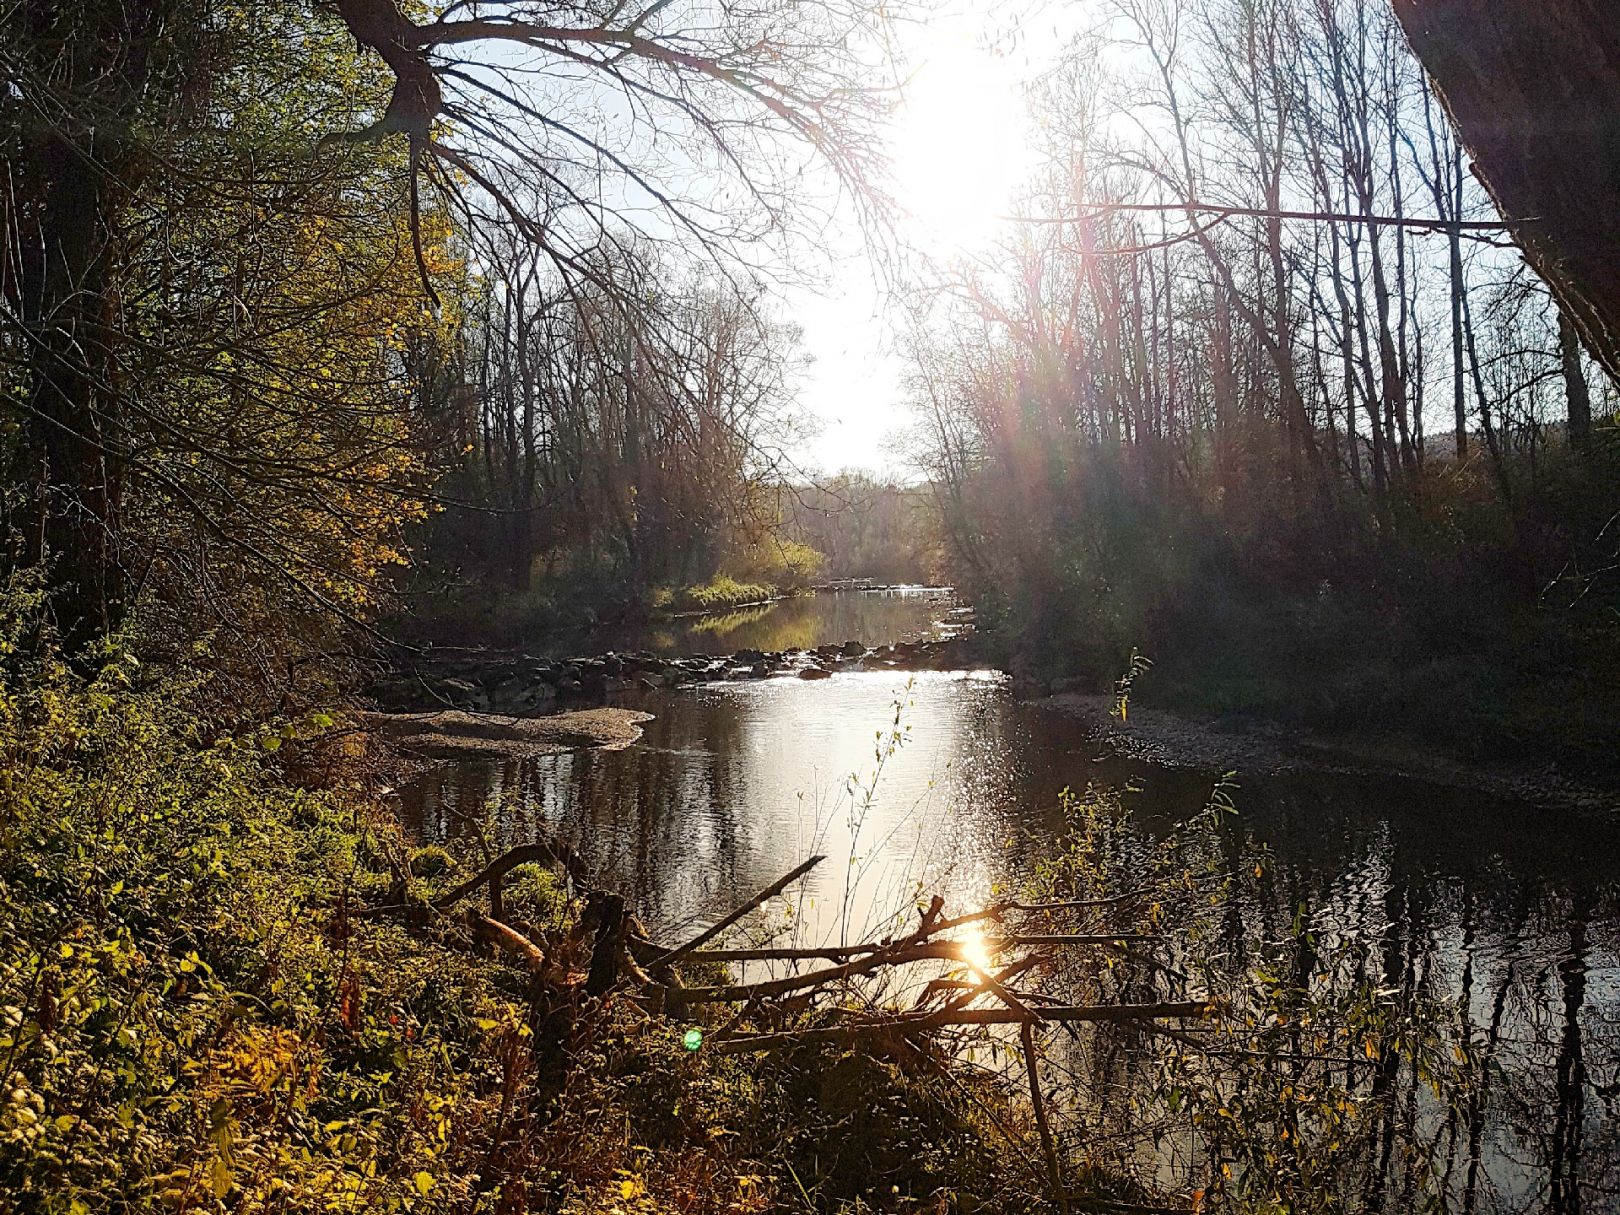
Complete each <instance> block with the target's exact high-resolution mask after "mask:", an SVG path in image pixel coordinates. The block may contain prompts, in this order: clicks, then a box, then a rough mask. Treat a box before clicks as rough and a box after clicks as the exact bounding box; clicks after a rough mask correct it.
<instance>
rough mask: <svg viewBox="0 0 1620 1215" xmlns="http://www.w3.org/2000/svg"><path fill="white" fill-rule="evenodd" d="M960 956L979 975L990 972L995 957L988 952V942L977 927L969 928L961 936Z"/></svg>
mask: <svg viewBox="0 0 1620 1215" xmlns="http://www.w3.org/2000/svg"><path fill="white" fill-rule="evenodd" d="M961 945H962V958H963V960H964V961H966V962H967V964H968V965H969V966H971V967H972V968H973V969H974V970H976V971H978V972H979V973H980V974H981V975H987V974H989V973H990V967H991V966H992V965H994V962H995V959H994V958H993V957H992V956H991V953H990V943H989V942H988V941H987V940H985V936H984V933H982V932H981V931H979V929H977V928H969V929H967V930H966V932H964V933H963V935H962V938H961Z"/></svg>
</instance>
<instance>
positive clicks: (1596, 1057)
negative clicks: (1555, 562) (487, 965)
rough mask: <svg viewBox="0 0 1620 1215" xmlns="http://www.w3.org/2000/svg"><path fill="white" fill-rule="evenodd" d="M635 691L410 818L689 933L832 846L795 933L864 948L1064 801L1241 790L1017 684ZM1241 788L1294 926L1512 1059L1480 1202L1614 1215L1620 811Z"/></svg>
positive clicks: (850, 620) (436, 796) (985, 883)
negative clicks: (1377, 966)
mask: <svg viewBox="0 0 1620 1215" xmlns="http://www.w3.org/2000/svg"><path fill="white" fill-rule="evenodd" d="M950 609H951V604H950V603H949V601H948V600H946V599H943V598H941V597H940V596H938V595H937V594H931V593H923V592H911V593H898V594H895V593H890V594H879V593H870V594H860V593H842V594H837V595H818V596H815V597H813V598H807V599H800V600H791V601H787V602H784V603H782V604H777V605H773V606H771V607H769V608H766V609H763V610H760V609H754V610H752V611H750V612H748V613H743V614H740V615H739V616H738V617H737V618H736V619H733V620H731V621H729V622H728V621H727V620H726V619H725V618H723V617H710V618H705V619H703V620H696V621H689V622H677V624H676V625H675V626H672V627H671V628H670V630H669V631H668V633H667V635H665V636H662V637H658V636H654V637H651V638H649V639H647V641H646V642H645V643H644V644H650V645H652V646H656V647H657V648H659V649H662V650H664V651H665V652H668V653H675V654H686V653H716V652H729V651H733V650H736V649H739V648H742V647H745V646H751V647H754V648H758V649H781V648H785V647H788V646H814V645H817V644H821V643H823V642H828V641H832V642H842V641H845V640H847V639H850V638H858V639H860V640H863V641H866V642H868V643H871V644H876V643H879V642H886V641H891V640H902V639H915V638H917V637H920V636H925V635H929V634H930V633H937V632H938V631H939V630H940V628H941V627H948V626H949V624H950V621H951V620H952V617H951V615H950ZM1143 695H1144V696H1146V697H1148V698H1149V699H1150V698H1151V691H1150V689H1148V690H1145V691H1144V693H1143ZM615 703H618V704H623V705H624V706H625V707H628V708H635V709H642V710H645V711H646V712H649V713H651V714H653V720H652V721H651V722H649V723H648V724H647V727H646V732H645V734H644V736H643V737H642V739H641V740H640V741H639V742H638V743H637V744H635V745H634V746H631V747H629V748H628V749H625V750H621V751H587V752H578V753H571V754H566V755H559V756H549V757H545V758H542V759H537V760H529V761H524V762H488V761H477V762H469V763H462V764H457V765H453V766H450V767H445V768H440V769H436V770H434V771H432V772H429V773H427V774H425V775H423V776H422V777H420V778H419V779H418V780H416V781H415V782H414V783H413V784H412V785H411V786H410V787H409V788H408V789H406V790H405V791H404V809H405V815H406V819H407V823H408V824H409V825H410V826H412V827H413V828H414V829H415V830H416V831H418V832H419V833H420V834H421V835H422V836H423V837H424V838H427V839H437V838H442V837H445V836H450V835H454V834H456V833H458V832H461V831H465V830H467V829H468V827H469V825H470V824H472V823H473V822H475V821H478V820H482V819H487V820H488V827H487V829H488V830H489V831H491V833H492V834H493V835H494V836H495V838H496V839H498V840H500V841H503V842H518V841H520V840H522V839H523V838H525V837H526V836H527V835H529V834H531V833H533V832H535V831H536V830H538V829H540V828H542V827H543V828H544V830H546V831H550V832H556V833H558V834H560V835H562V836H563V837H564V838H565V839H566V840H568V841H569V842H570V843H572V844H573V845H574V846H575V847H576V848H578V849H579V850H580V852H581V853H582V854H583V855H584V856H585V857H586V858H587V859H588V860H589V861H590V862H591V864H592V865H593V866H594V867H595V868H596V869H597V871H598V872H600V873H602V874H611V875H613V877H614V879H615V880H616V881H617V883H618V885H619V887H620V888H621V889H622V890H623V891H624V893H626V894H627V895H629V896H630V897H631V899H632V901H633V903H634V905H635V906H636V907H637V908H638V909H639V910H640V911H641V913H642V915H643V918H644V920H645V921H646V922H647V924H648V926H649V927H650V928H651V929H652V931H653V932H654V934H655V935H656V936H658V937H660V938H664V939H669V940H678V939H680V938H681V936H682V934H683V933H686V932H688V931H690V930H691V929H692V928H693V927H694V926H697V925H701V924H703V923H705V922H710V921H712V919H713V918H715V917H717V916H718V915H720V914H723V913H724V912H725V911H726V910H728V909H729V908H730V907H731V906H733V905H734V904H735V903H737V902H738V901H740V900H741V899H743V898H746V897H747V896H748V895H749V894H751V893H753V892H754V891H756V890H758V889H760V888H761V887H762V886H764V885H766V884H767V883H768V882H770V881H771V880H772V879H773V878H775V877H777V876H778V875H780V874H782V873H783V872H785V871H786V870H788V869H790V868H791V867H793V866H794V865H795V864H796V863H798V862H799V861H800V860H802V859H803V858H804V857H805V856H807V855H809V854H810V853H811V852H820V853H824V854H825V855H826V856H827V858H828V860H827V861H826V862H824V863H823V864H822V866H821V867H820V868H818V869H817V870H816V871H814V872H813V873H812V874H811V876H810V878H809V879H808V880H807V882H806V884H805V886H804V888H803V892H802V894H800V895H799V896H798V898H797V900H796V901H795V902H794V903H793V904H792V908H791V914H792V916H793V917H794V919H795V935H796V936H797V937H798V938H799V939H800V940H803V941H818V942H822V941H827V940H831V939H833V938H837V937H840V936H845V937H848V938H850V939H858V938H861V937H862V936H863V934H864V933H866V932H868V931H871V930H872V929H873V928H874V927H876V926H879V925H881V924H883V923H885V922H886V917H888V916H889V915H891V914H892V913H894V912H895V911H896V910H897V909H901V908H905V907H907V906H909V905H910V902H911V900H912V899H913V898H914V897H915V895H916V893H917V892H919V891H923V892H928V893H932V892H935V891H939V892H942V893H945V894H946V895H947V898H948V899H949V905H950V906H951V907H952V908H954V909H961V908H966V907H971V906H974V905H977V904H979V903H981V902H983V901H985V900H986V899H987V898H988V897H989V896H990V894H991V891H992V889H993V888H1000V887H1005V886H1007V885H1008V884H1016V881H1017V878H1018V876H1019V875H1020V873H1022V872H1023V871H1025V870H1026V869H1027V867H1028V866H1029V865H1030V864H1031V863H1032V862H1033V861H1034V860H1035V859H1036V858H1037V857H1038V855H1039V852H1040V849H1041V847H1042V845H1043V842H1044V841H1047V840H1050V839H1051V838H1052V837H1053V835H1054V834H1055V833H1056V832H1057V831H1058V830H1059V829H1060V827H1061V820H1060V818H1059V816H1058V813H1057V799H1058V793H1059V791H1060V790H1062V789H1063V788H1065V787H1070V788H1076V789H1078V788H1082V787H1084V786H1086V785H1087V784H1091V783H1098V784H1107V785H1110V786H1113V787H1118V788H1126V787H1129V788H1130V789H1131V790H1132V792H1130V793H1128V794H1127V803H1128V804H1129V806H1130V807H1131V808H1132V809H1133V811H1134V812H1135V813H1136V815H1137V816H1138V817H1139V818H1140V819H1142V820H1143V821H1144V822H1145V823H1146V824H1148V825H1149V826H1154V827H1163V826H1167V825H1169V824H1171V823H1173V822H1175V821H1176V820H1178V819H1180V818H1182V817H1185V816H1187V815H1189V814H1192V813H1196V812H1197V811H1198V810H1199V809H1200V808H1201V807H1202V806H1203V804H1204V802H1205V800H1206V798H1207V796H1208V794H1209V791H1210V789H1211V787H1212V785H1213V783H1214V781H1215V780H1216V779H1217V777H1218V776H1219V775H1220V774H1219V773H1217V772H1214V771H1197V770H1188V769H1181V768H1171V767H1149V766H1144V765H1142V764H1140V763H1131V762H1126V761H1122V760H1119V759H1117V758H1112V757H1109V756H1106V755H1101V754H1099V749H1098V745H1097V744H1096V743H1095V742H1093V741H1090V740H1089V739H1088V737H1087V735H1086V733H1085V731H1084V730H1083V729H1082V728H1081V726H1080V725H1079V724H1078V723H1077V722H1076V721H1074V720H1073V719H1071V718H1069V717H1067V716H1064V715H1062V714H1060V713H1056V712H1053V711H1051V710H1049V709H1045V708H1041V707H1036V706H1030V705H1026V704H1023V703H1020V702H1019V701H1018V700H1017V699H1015V698H1014V697H1013V696H1012V695H1011V693H1010V690H1009V688H1008V686H1007V682H1006V680H1005V679H1004V678H1003V677H1002V676H1001V675H999V674H997V673H994V672H983V671H980V672H971V671H953V672H935V671H930V672H918V673H914V674H908V673H905V672H902V671H898V670H893V669H879V670H853V671H846V672H840V673H838V674H836V675H834V676H833V677H832V678H830V679H826V680H822V681H819V682H808V681H802V680H798V679H792V678H773V679H768V680H756V681H747V682H736V683H713V684H705V685H701V686H698V687H695V688H684V689H679V690H668V691H642V692H636V693H632V694H626V695H624V696H622V697H620V698H618V699H616V700H615ZM1237 781H1238V787H1237V788H1236V790H1235V791H1234V793H1233V796H1234V797H1235V800H1236V802H1237V805H1238V808H1239V811H1240V814H1241V819H1242V821H1243V822H1244V823H1245V824H1246V829H1247V831H1248V832H1249V833H1250V834H1252V835H1253V836H1254V837H1256V838H1257V839H1261V840H1264V841H1266V842H1267V843H1268V844H1269V845H1270V846H1271V848H1272V849H1273V852H1274V858H1275V870H1276V874H1277V880H1276V882H1275V883H1274V887H1275V890H1276V892H1277V894H1276V898H1277V901H1278V907H1276V908H1271V909H1269V911H1270V912H1271V913H1275V914H1280V915H1283V916H1284V917H1286V915H1287V914H1289V913H1290V912H1291V910H1292V909H1293V908H1295V907H1298V906H1301V905H1303V906H1304V907H1305V908H1307V909H1308V911H1309V914H1310V915H1311V916H1313V917H1314V918H1315V920H1316V922H1318V923H1321V924H1323V925H1331V926H1333V927H1334V928H1336V929H1340V930H1343V931H1349V932H1355V933H1359V934H1361V935H1363V936H1365V937H1367V938H1369V939H1376V940H1377V941H1378V942H1380V945H1381V949H1382V952H1383V954H1384V956H1385V957H1386V958H1388V959H1394V960H1397V961H1398V966H1399V967H1400V968H1401V969H1402V971H1403V979H1404V980H1406V981H1411V982H1414V983H1419V984H1421V985H1423V986H1425V987H1426V988H1428V989H1429V990H1431V991H1432V992H1434V993H1436V994H1440V995H1443V996H1446V997H1448V998H1452V999H1454V1000H1456V1001H1457V1002H1458V1004H1459V1006H1460V1007H1462V1008H1464V1009H1465V1011H1466V1017H1467V1021H1468V1024H1469V1025H1470V1027H1471V1028H1470V1030H1469V1033H1470V1036H1471V1038H1472V1040H1473V1042H1474V1044H1475V1045H1476V1047H1478V1048H1480V1049H1481V1050H1483V1051H1486V1052H1487V1053H1488V1054H1489V1057H1490V1058H1491V1060H1492V1070H1491V1073H1490V1074H1491V1075H1492V1077H1493V1082H1492V1083H1491V1085H1490V1086H1489V1089H1488V1092H1482V1093H1480V1094H1479V1095H1477V1096H1476V1097H1475V1098H1472V1100H1474V1101H1476V1103H1477V1105H1478V1108H1477V1109H1474V1110H1473V1111H1472V1112H1473V1113H1475V1114H1477V1115H1478V1118H1477V1120H1476V1125H1475V1127H1474V1133H1473V1135H1472V1139H1473V1141H1474V1142H1473V1143H1472V1145H1471V1144H1470V1142H1469V1140H1470V1136H1468V1135H1463V1136H1457V1137H1455V1142H1453V1143H1452V1144H1451V1145H1450V1147H1449V1148H1448V1149H1447V1150H1448V1151H1449V1153H1450V1164H1451V1166H1452V1168H1453V1170H1454V1174H1455V1175H1454V1178H1453V1180H1452V1184H1451V1188H1452V1190H1453V1191H1454V1193H1455V1194H1456V1195H1457V1200H1458V1205H1459V1206H1461V1207H1468V1208H1470V1209H1479V1210H1491V1209H1501V1210H1549V1211H1558V1212H1566V1211H1567V1212H1574V1211H1577V1210H1581V1209H1585V1210H1604V1209H1616V1204H1620V1189H1617V1188H1616V1186H1617V1183H1620V1142H1617V1137H1620V1118H1617V1117H1615V1116H1614V1115H1615V1113H1616V1110H1615V1109H1614V1105H1615V1102H1616V1100H1617V1099H1620V933H1617V931H1616V929H1617V925H1620V898H1617V893H1620V884H1617V880H1616V874H1617V873H1620V821H1617V820H1616V819H1614V818H1613V817H1611V816H1600V815H1573V814H1557V813H1552V812H1549V811H1546V810H1536V809H1532V808H1529V807H1526V806H1520V805H1514V804H1511V803H1504V802H1499V801H1493V800H1491V799H1488V798H1483V797H1480V796H1478V795H1476V794H1470V793H1466V792H1459V791H1456V790H1449V789H1446V788H1443V787H1438V786H1434V785H1429V784H1421V783H1416V782H1412V781H1407V780H1401V779H1396V778H1378V777H1355V778H1351V777H1345V776H1340V775H1332V776H1329V775H1322V774H1311V773H1296V774H1291V775H1287V776H1272V777H1265V778H1259V777H1254V778H1246V777H1245V776H1244V775H1243V774H1242V773H1241V772H1239V773H1238V774H1237ZM1260 911H1261V913H1262V914H1264V913H1266V911H1267V909H1260ZM778 914H786V913H785V912H780V911H779V912H778ZM1471 1159H1472V1160H1475V1161H1477V1163H1476V1166H1475V1168H1473V1169H1472V1170H1470V1169H1469V1168H1468V1163H1469V1161H1470V1160H1471Z"/></svg>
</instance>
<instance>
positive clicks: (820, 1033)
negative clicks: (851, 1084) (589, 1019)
mask: <svg viewBox="0 0 1620 1215" xmlns="http://www.w3.org/2000/svg"><path fill="white" fill-rule="evenodd" d="M1214 1009H1215V1005H1213V1004H1210V1003H1208V1002H1206V1001H1202V1000H1198V1001H1188V1002H1185V1003H1169V1004H1098V1005H1063V1006H1060V1007H1056V1008H1044V1009H1042V1010H1041V1012H1042V1015H1043V1016H1044V1017H1045V1018H1046V1020H1048V1021H1060V1022H1078V1021H1122V1022H1131V1021H1142V1022H1152V1021H1157V1020H1161V1019H1166V1018H1176V1017H1204V1016H1208V1015H1209V1014H1210V1013H1212V1012H1213V1011H1214ZM1025 1020H1027V1018H1025V1017H1023V1016H1021V1015H1019V1014H1018V1013H1017V1012H1015V1011H1013V1010H1012V1009H1010V1008H950V1009H946V1010H942V1011H940V1012H937V1013H919V1014H908V1015H904V1016H898V1017H886V1018H881V1019H874V1020H868V1021H852V1022H849V1023H848V1024H844V1025H826V1026H817V1027H815V1028H813V1029H800V1030H784V1031H782V1032H781V1033H772V1034H753V1035H750V1036H748V1037H742V1038H732V1039H730V1040H729V1041H723V1042H718V1043H716V1044H715V1046H714V1048H713V1049H714V1052H715V1053H716V1054H720V1055H741V1054H748V1053H751V1052H753V1051H762V1050H774V1049H776V1048H777V1047H781V1046H792V1045H796V1044H798V1043H803V1042H836V1041H838V1040H840V1039H842V1038H845V1037H849V1036H851V1035H854V1034H861V1033H883V1032H898V1033H917V1032H920V1031H924V1030H930V1029H941V1028H944V1027H946V1026H957V1025H1021V1024H1023V1023H1024V1021H1025Z"/></svg>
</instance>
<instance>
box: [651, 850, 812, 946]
mask: <svg viewBox="0 0 1620 1215" xmlns="http://www.w3.org/2000/svg"><path fill="white" fill-rule="evenodd" d="M826 859H827V858H826V857H825V856H813V857H811V858H810V859H809V860H807V861H805V862H804V864H802V865H799V866H797V867H796V868H794V869H793V870H791V871H790V872H788V873H786V874H784V875H783V876H782V877H779V878H777V879H776V881H774V882H772V883H771V884H770V885H769V886H767V887H765V889H764V890H761V891H760V892H759V893H758V894H756V895H755V896H754V897H753V898H751V899H749V900H748V901H747V902H746V903H744V904H743V905H742V906H741V907H738V908H737V909H736V910H735V911H733V912H732V913H731V914H730V915H728V916H726V918H725V919H723V920H721V921H720V922H719V923H718V924H716V925H714V927H712V928H708V929H705V930H704V931H703V932H700V933H698V934H697V936H695V937H693V938H692V939H691V940H690V941H688V942H687V943H686V944H684V945H677V946H676V947H675V948H674V949H671V950H669V951H668V952H667V953H664V954H661V955H659V956H658V957H656V958H654V959H653V960H652V961H651V962H649V963H648V968H649V969H651V968H653V967H657V966H668V965H669V964H670V963H671V962H675V961H678V960H680V959H681V958H683V957H685V956H686V955H687V954H689V953H691V952H692V951H693V950H694V949H697V948H698V947H699V946H700V945H707V944H708V943H709V942H710V941H712V940H714V938H715V937H717V936H719V935H720V934H721V933H722V932H724V931H725V930H726V929H728V928H730V927H731V926H732V925H733V924H735V923H736V922H737V921H738V920H740V919H742V918H743V917H744V916H745V915H747V914H748V913H749V912H751V911H753V910H754V908H756V907H758V906H759V905H760V904H761V903H763V902H765V900H766V899H771V898H775V897H776V896H777V895H779V894H781V893H782V891H784V890H785V889H787V887H788V886H789V885H791V884H792V883H793V882H794V881H795V880H797V879H798V878H800V877H803V876H804V875H805V874H806V873H809V872H810V870H812V869H814V868H815V867H816V866H817V865H819V864H821V862H822V861H824V860H826Z"/></svg>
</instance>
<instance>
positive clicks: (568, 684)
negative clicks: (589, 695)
mask: <svg viewBox="0 0 1620 1215" xmlns="http://www.w3.org/2000/svg"><path fill="white" fill-rule="evenodd" d="M584 690H585V685H584V684H582V683H580V681H579V680H577V679H569V678H563V679H559V680H558V681H557V691H559V692H561V693H563V694H564V695H565V696H578V695H580V694H581V693H582V692H584Z"/></svg>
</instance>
